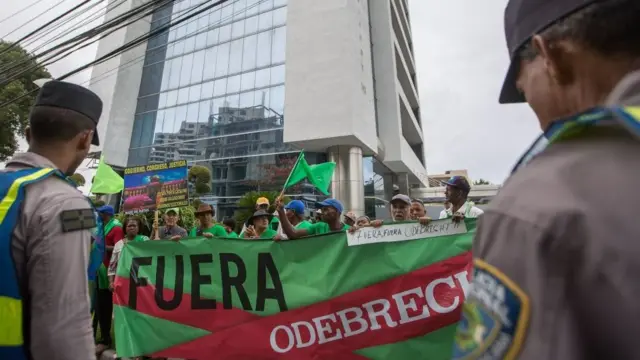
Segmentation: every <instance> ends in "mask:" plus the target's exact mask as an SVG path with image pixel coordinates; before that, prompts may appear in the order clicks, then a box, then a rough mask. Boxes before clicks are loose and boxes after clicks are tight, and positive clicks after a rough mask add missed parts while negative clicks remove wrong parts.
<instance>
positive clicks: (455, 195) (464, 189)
mask: <svg viewBox="0 0 640 360" xmlns="http://www.w3.org/2000/svg"><path fill="white" fill-rule="evenodd" d="M445 184H446V188H445V190H444V196H445V197H446V198H447V200H448V201H449V202H451V206H450V207H449V208H448V209H445V210H442V211H441V212H440V219H448V218H454V217H456V218H459V217H465V218H477V217H478V216H480V215H482V214H483V213H484V212H483V211H482V210H481V209H480V208H479V207H477V206H475V205H474V203H473V202H472V201H469V200H468V199H467V197H468V196H469V192H470V191H471V186H470V185H469V182H468V181H467V179H466V178H465V177H464V176H452V177H451V178H450V179H449V180H448V181H447V182H445Z"/></svg>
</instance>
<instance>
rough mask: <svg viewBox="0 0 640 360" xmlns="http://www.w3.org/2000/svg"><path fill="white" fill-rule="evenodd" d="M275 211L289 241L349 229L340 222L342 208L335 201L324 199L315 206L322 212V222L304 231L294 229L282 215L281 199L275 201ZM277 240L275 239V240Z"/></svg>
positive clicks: (340, 204)
mask: <svg viewBox="0 0 640 360" xmlns="http://www.w3.org/2000/svg"><path fill="white" fill-rule="evenodd" d="M275 205H276V209H277V211H278V214H279V215H280V218H281V220H282V221H281V224H282V230H283V231H284V233H285V234H286V235H287V237H288V238H289V239H299V238H301V237H304V236H311V235H320V234H326V233H329V232H333V231H344V230H348V229H349V228H350V226H349V225H346V224H344V223H343V222H342V221H341V218H342V212H343V207H342V203H341V202H340V201H338V200H336V199H326V200H324V201H321V202H319V203H317V204H316V206H317V207H319V208H320V209H321V210H322V221H319V222H317V223H315V224H312V225H311V226H309V227H307V228H306V229H296V228H294V227H293V225H292V224H291V222H290V221H289V219H287V216H286V215H285V213H284V207H283V206H282V202H281V199H280V198H278V199H276V203H275ZM275 240H277V239H275Z"/></svg>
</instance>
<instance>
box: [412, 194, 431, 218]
mask: <svg viewBox="0 0 640 360" xmlns="http://www.w3.org/2000/svg"><path fill="white" fill-rule="evenodd" d="M409 215H410V218H411V220H419V219H420V218H423V217H426V216H427V209H425V207H424V203H423V202H422V200H420V199H412V200H411V208H410V210H409Z"/></svg>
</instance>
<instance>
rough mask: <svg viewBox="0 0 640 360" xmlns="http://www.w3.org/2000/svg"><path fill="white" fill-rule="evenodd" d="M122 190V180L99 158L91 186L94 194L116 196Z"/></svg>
mask: <svg viewBox="0 0 640 360" xmlns="http://www.w3.org/2000/svg"><path fill="white" fill-rule="evenodd" d="M122 189H124V179H123V178H122V177H121V176H120V175H118V173H117V172H115V171H114V170H113V169H112V168H111V166H109V164H107V163H106V162H104V159H103V158H102V157H100V164H99V165H98V170H96V175H95V176H94V178H93V184H91V192H92V193H94V194H117V193H119V192H120V191H122Z"/></svg>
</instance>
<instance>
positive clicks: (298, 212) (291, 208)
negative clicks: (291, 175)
mask: <svg viewBox="0 0 640 360" xmlns="http://www.w3.org/2000/svg"><path fill="white" fill-rule="evenodd" d="M284 209H285V215H286V217H287V220H289V223H290V224H291V225H293V227H294V228H296V229H308V228H309V227H310V226H312V225H313V224H311V223H310V222H309V221H307V220H305V217H304V214H305V206H304V203H303V202H302V201H300V200H291V201H290V202H289V203H288V204H287V205H285V207H284ZM286 239H287V235H285V234H284V233H283V234H277V235H276V237H275V238H274V240H286Z"/></svg>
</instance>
